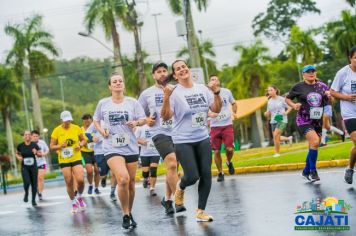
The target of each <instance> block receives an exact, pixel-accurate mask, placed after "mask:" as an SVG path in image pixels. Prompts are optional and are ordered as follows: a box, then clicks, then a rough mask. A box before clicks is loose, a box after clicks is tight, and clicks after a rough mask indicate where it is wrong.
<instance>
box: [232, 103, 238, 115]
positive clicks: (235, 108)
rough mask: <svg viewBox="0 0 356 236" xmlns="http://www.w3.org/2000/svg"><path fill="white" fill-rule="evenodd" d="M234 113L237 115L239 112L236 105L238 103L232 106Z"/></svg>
mask: <svg viewBox="0 0 356 236" xmlns="http://www.w3.org/2000/svg"><path fill="white" fill-rule="evenodd" d="M232 112H233V113H234V114H236V112H237V103H236V101H235V102H234V103H233V104H232Z"/></svg>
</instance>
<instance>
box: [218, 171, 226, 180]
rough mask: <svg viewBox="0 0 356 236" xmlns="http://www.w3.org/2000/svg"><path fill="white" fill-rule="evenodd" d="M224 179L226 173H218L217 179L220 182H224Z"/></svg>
mask: <svg viewBox="0 0 356 236" xmlns="http://www.w3.org/2000/svg"><path fill="white" fill-rule="evenodd" d="M224 180H225V177H224V173H219V174H218V178H217V181H218V182H223V181H224Z"/></svg>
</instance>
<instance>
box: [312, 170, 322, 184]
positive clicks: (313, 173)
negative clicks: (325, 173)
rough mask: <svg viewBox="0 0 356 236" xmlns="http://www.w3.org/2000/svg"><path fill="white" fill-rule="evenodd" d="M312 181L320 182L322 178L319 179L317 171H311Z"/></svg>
mask: <svg viewBox="0 0 356 236" xmlns="http://www.w3.org/2000/svg"><path fill="white" fill-rule="evenodd" d="M310 179H311V181H312V182H315V181H319V180H320V177H319V175H318V172H317V171H316V170H311V171H310Z"/></svg>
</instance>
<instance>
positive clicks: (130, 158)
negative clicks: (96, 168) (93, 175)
mask: <svg viewBox="0 0 356 236" xmlns="http://www.w3.org/2000/svg"><path fill="white" fill-rule="evenodd" d="M117 156H120V157H123V158H124V159H125V162H126V164H127V163H133V162H137V161H138V155H122V154H119V153H111V154H108V155H105V160H106V162H108V160H109V159H110V158H112V157H117Z"/></svg>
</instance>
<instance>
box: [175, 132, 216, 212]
mask: <svg viewBox="0 0 356 236" xmlns="http://www.w3.org/2000/svg"><path fill="white" fill-rule="evenodd" d="M175 149H176V155H177V158H178V161H179V162H180V164H181V165H182V168H183V171H184V175H183V177H182V179H181V182H180V188H181V189H182V190H184V189H185V187H188V186H190V185H193V184H195V183H196V182H197V181H198V179H199V185H198V194H199V200H198V208H199V209H201V210H205V207H206V203H207V201H208V197H209V194H210V189H211V161H212V155H211V146H210V141H209V138H207V139H205V140H202V141H199V142H195V143H182V144H175Z"/></svg>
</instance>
